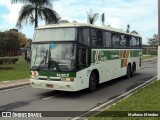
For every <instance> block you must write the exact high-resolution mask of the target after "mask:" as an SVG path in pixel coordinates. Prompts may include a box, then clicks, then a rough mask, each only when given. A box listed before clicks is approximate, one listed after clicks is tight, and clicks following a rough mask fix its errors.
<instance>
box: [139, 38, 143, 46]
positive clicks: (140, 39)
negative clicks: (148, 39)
mask: <svg viewBox="0 0 160 120" xmlns="http://www.w3.org/2000/svg"><path fill="white" fill-rule="evenodd" d="M139 47H140V48H142V38H139Z"/></svg>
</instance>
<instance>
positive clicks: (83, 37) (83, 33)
mask: <svg viewBox="0 0 160 120" xmlns="http://www.w3.org/2000/svg"><path fill="white" fill-rule="evenodd" d="M78 41H79V42H80V43H83V44H85V45H90V36H89V29H87V28H83V29H79V34H78Z"/></svg>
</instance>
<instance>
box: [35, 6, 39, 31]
mask: <svg viewBox="0 0 160 120" xmlns="http://www.w3.org/2000/svg"><path fill="white" fill-rule="evenodd" d="M37 12H38V11H37V6H36V8H35V28H36V27H38V13H37Z"/></svg>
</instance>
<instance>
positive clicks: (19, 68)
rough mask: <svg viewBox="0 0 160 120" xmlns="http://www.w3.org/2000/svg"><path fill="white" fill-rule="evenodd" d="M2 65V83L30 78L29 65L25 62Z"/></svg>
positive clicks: (0, 72) (0, 66)
mask: <svg viewBox="0 0 160 120" xmlns="http://www.w3.org/2000/svg"><path fill="white" fill-rule="evenodd" d="M21 61H22V58H20V62H18V63H16V64H3V65H0V81H5V80H17V79H23V78H27V77H29V73H30V72H29V64H28V63H25V62H21Z"/></svg>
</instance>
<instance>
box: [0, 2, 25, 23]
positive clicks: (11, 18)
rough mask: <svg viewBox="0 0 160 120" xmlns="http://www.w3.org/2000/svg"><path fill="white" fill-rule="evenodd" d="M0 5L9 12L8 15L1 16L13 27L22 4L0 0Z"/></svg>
mask: <svg viewBox="0 0 160 120" xmlns="http://www.w3.org/2000/svg"><path fill="white" fill-rule="evenodd" d="M0 5H1V6H5V7H6V8H7V9H8V10H9V14H7V15H4V16H2V17H3V18H4V19H6V20H7V21H8V22H9V23H11V24H13V25H15V24H16V22H17V18H18V14H19V11H20V8H21V7H22V4H11V1H10V0H0Z"/></svg>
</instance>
